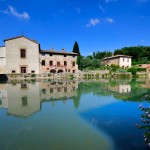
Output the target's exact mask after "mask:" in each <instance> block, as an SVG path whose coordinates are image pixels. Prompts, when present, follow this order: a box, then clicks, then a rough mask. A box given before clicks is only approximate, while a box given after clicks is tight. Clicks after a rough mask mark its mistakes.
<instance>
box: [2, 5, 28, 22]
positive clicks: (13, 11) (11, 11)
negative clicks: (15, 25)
mask: <svg viewBox="0 0 150 150" xmlns="http://www.w3.org/2000/svg"><path fill="white" fill-rule="evenodd" d="M0 12H2V13H4V14H8V15H13V16H15V17H16V18H19V19H24V20H29V19H30V16H29V14H28V13H27V12H23V13H19V12H17V11H16V9H15V8H14V7H12V6H10V5H9V6H8V9H6V10H0Z"/></svg>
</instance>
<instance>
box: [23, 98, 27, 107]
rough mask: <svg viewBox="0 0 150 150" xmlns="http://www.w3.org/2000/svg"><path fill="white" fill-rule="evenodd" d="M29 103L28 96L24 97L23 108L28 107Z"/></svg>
mask: <svg viewBox="0 0 150 150" xmlns="http://www.w3.org/2000/svg"><path fill="white" fill-rule="evenodd" d="M27 105H28V101H27V96H24V97H22V106H27Z"/></svg>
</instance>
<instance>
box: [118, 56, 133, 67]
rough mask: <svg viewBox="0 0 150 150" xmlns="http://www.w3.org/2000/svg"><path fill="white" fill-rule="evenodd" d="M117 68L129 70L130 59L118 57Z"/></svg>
mask: <svg viewBox="0 0 150 150" xmlns="http://www.w3.org/2000/svg"><path fill="white" fill-rule="evenodd" d="M119 67H125V68H130V67H131V58H127V57H120V58H119Z"/></svg>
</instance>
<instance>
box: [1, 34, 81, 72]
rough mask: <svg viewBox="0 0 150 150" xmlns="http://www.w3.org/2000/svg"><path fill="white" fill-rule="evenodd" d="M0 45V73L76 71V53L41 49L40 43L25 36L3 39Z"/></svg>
mask: <svg viewBox="0 0 150 150" xmlns="http://www.w3.org/2000/svg"><path fill="white" fill-rule="evenodd" d="M4 42H5V46H3V47H0V74H12V73H15V74H22V73H27V74H31V73H34V74H43V73H60V72H65V73H66V72H70V73H76V72H77V71H78V65H77V64H76V59H77V55H78V54H76V53H68V52H65V50H64V49H63V50H62V51H61V52H57V51H54V49H53V50H51V51H44V50H41V48H40V44H39V43H38V42H37V41H35V40H32V39H29V38H27V37H25V36H18V37H14V38H9V39H5V40H4Z"/></svg>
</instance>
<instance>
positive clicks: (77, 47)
mask: <svg viewBox="0 0 150 150" xmlns="http://www.w3.org/2000/svg"><path fill="white" fill-rule="evenodd" d="M72 52H73V53H77V54H79V56H80V49H79V45H78V42H77V41H75V43H74V46H73V50H72Z"/></svg>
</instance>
